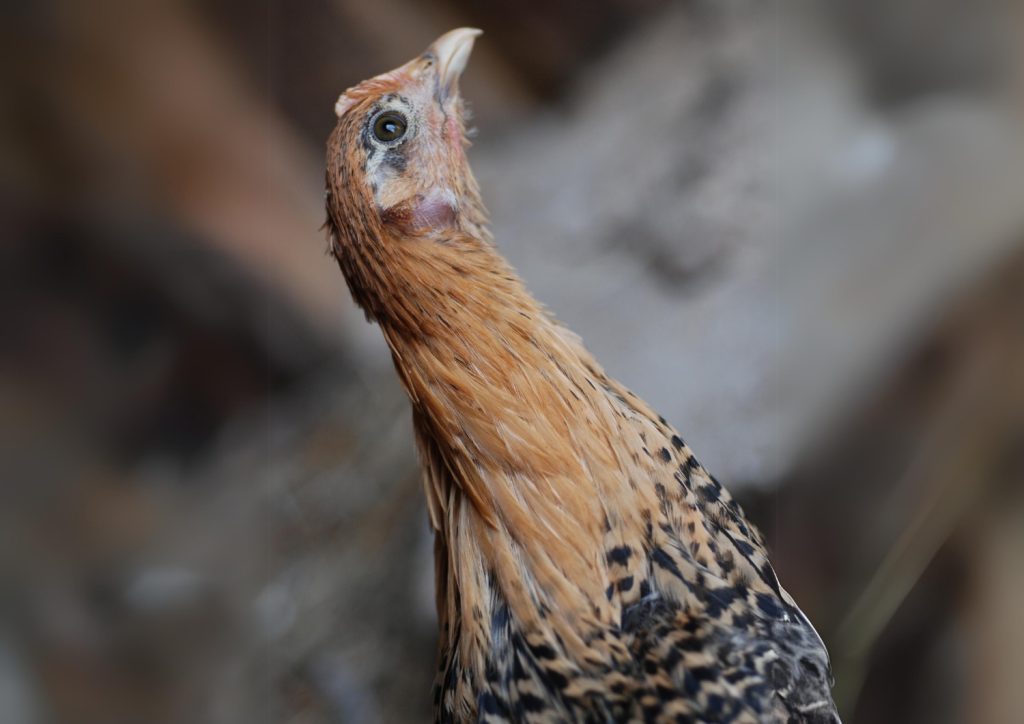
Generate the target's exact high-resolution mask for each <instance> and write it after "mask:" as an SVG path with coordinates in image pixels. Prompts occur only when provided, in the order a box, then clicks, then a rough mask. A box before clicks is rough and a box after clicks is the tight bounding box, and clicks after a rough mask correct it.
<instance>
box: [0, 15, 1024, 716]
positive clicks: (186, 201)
mask: <svg viewBox="0 0 1024 724" xmlns="http://www.w3.org/2000/svg"><path fill="white" fill-rule="evenodd" d="M1022 5H1024V3H1020V2H1012V1H1011V0H978V1H977V2H974V3H970V4H964V3H958V2H953V0H938V1H937V2H936V1H932V2H923V1H922V0H886V1H885V2H883V1H882V0H859V1H857V2H854V1H852V0H851V1H849V2H842V1H841V0H824V1H821V0H819V1H818V2H810V1H809V0H792V1H791V2H785V3H783V2H781V0H776V1H773V2H754V1H753V0H716V1H712V0H691V1H689V2H669V1H668V0H558V1H557V2H540V0H514V1H513V0H477V1H474V0H437V1H435V2H431V3H424V2H414V1H413V0H376V1H375V2H372V3H370V2H363V1H362V0H308V1H307V2H302V3H297V2H292V3H286V2H284V1H283V0H261V1H259V2H239V0H208V1H207V2H190V1H188V0H147V1H146V2H139V1H138V0H100V1H97V2H90V3H85V2H76V1H75V0H39V1H34V2H29V1H27V0H17V1H15V2H9V3H5V5H4V9H3V11H2V12H3V18H4V21H3V23H2V24H0V39H2V45H0V47H2V50H0V53H2V54H3V58H4V62H3V64H2V66H0V81H2V83H0V94H2V95H0V98H2V102H0V218H2V220H3V230H4V233H3V242H2V244H0V255H2V265H0V279H2V281H0V297H2V299H3V306H2V307H0V339H2V340H3V345H2V347H0V430H2V435H0V453H2V456H3V457H2V460H3V482H2V485H0V718H2V719H3V721H4V722H5V723H7V724H35V723H41V722H58V723H61V724H63V723H65V722H67V723H73V724H115V723H121V722H124V723H126V724H127V723H135V722H152V723H154V724H160V723H163V722H168V723H170V722H275V723H276V722H288V723H290V724H300V723H301V724H320V723H321V722H355V723H361V722H368V723H377V722H418V721H425V720H427V718H428V712H429V689H430V680H431V675H432V669H433V657H434V641H435V629H434V618H433V610H432V588H433V581H432V566H431V547H430V546H431V544H430V537H429V533H428V529H427V522H426V515H425V512H424V509H423V501H422V499H421V494H420V491H419V489H418V480H417V471H416V463H415V455H414V449H413V442H412V434H411V430H410V422H409V412H408V405H407V403H406V401H405V400H404V398H403V396H402V393H401V391H400V390H399V388H398V386H397V382H396V379H395V375H394V372H393V370H392V369H391V363H390V359H389V357H388V355H387V353H386V351H385V349H384V347H383V344H382V343H381V341H380V340H379V339H378V337H379V332H378V331H377V330H376V329H375V328H373V327H371V326H369V325H367V324H366V323H365V322H364V321H363V319H362V316H361V314H360V313H359V312H358V310H356V309H355V308H354V306H353V305H352V303H351V301H350V300H349V298H348V294H347V291H346V288H345V285H344V282H343V280H342V278H341V276H340V273H339V272H338V270H337V268H336V266H335V264H334V263H333V261H332V260H331V259H330V258H329V257H328V256H326V254H325V249H326V239H325V236H324V233H323V232H322V231H321V230H320V228H319V227H320V225H321V223H322V222H323V220H324V211H323V165H324V164H323V160H322V159H323V146H324V141H325V139H326V137H327V134H328V133H329V131H330V129H331V128H332V125H333V120H334V117H333V106H334V101H335V99H336V98H337V96H338V95H339V93H340V92H341V91H343V90H344V89H345V88H347V87H348V86H350V85H353V84H354V83H356V82H358V81H360V80H362V79H364V78H366V77H369V76H372V75H375V74H377V73H380V72H382V71H384V70H387V69H390V68H392V67H394V66H397V65H399V64H401V63H403V62H405V61H406V60H408V59H409V58H411V57H413V56H414V55H416V54H417V53H419V52H420V51H421V50H422V49H423V48H425V47H426V46H427V44H428V43H429V42H430V41H431V40H432V39H433V38H435V37H436V36H438V35H440V34H441V33H442V32H444V31H446V30H448V29H450V28H452V27H455V26H459V25H474V26H478V27H481V28H483V29H484V30H485V33H486V34H485V35H484V36H483V37H482V38H481V39H480V41H479V42H478V43H477V48H476V51H475V52H474V57H473V60H472V62H471V64H470V67H469V70H468V71H467V74H466V76H465V78H464V82H463V90H464V94H465V95H466V96H467V97H468V98H469V99H470V101H471V103H472V106H473V108H474V111H475V124H476V125H477V127H478V129H479V136H478V138H477V140H476V144H475V146H474V148H473V150H472V151H471V160H472V163H473V166H474V168H475V170H476V172H477V175H478V177H479V180H480V182H481V184H482V187H483V191H484V197H485V201H486V202H487V203H488V205H489V206H490V208H491V211H492V214H493V219H494V226H495V231H496V234H497V238H498V239H499V244H500V245H501V248H502V249H503V251H504V252H505V253H506V254H507V255H508V256H509V258H510V259H511V260H512V261H513V263H514V264H515V265H516V266H517V267H518V268H519V269H520V271H521V272H522V273H523V275H524V276H525V278H526V279H527V281H528V283H529V285H530V287H531V288H532V289H533V290H534V291H535V293H536V294H537V295H538V296H539V297H540V298H541V299H542V300H544V301H545V302H546V303H548V304H549V305H550V306H551V307H552V308H553V309H554V310H555V312H556V313H557V314H558V316H559V317H560V318H561V319H563V320H564V321H565V322H567V323H568V324H569V325H570V326H571V327H573V328H574V329H575V330H576V331H577V332H579V333H580V334H581V335H582V336H583V338H584V340H585V341H586V342H587V344H588V346H589V347H590V348H591V349H592V350H593V351H594V353H595V354H596V355H597V357H598V358H599V359H600V360H602V362H603V363H604V364H605V365H606V367H607V368H608V369H609V371H610V372H611V373H613V374H614V375H615V376H617V377H619V378H620V379H621V380H623V381H624V382H625V383H626V384H628V385H629V386H631V387H632V388H634V389H635V390H636V391H637V392H638V393H639V394H641V395H642V396H643V397H645V398H647V399H648V400H649V401H650V402H652V403H653V404H654V406H655V407H656V408H658V409H659V410H660V411H661V412H662V413H663V414H664V415H665V416H666V417H668V418H669V419H670V420H671V421H672V422H673V423H675V425H676V426H678V427H679V429H680V430H681V431H682V432H683V434H684V435H685V436H686V438H687V440H688V441H689V442H690V443H691V445H692V446H693V447H694V448H695V449H696V451H697V453H698V455H700V456H701V458H702V460H703V462H704V463H705V464H706V465H707V466H708V467H709V468H710V469H711V470H712V471H714V472H716V473H717V475H718V476H719V477H720V478H721V479H723V480H724V481H726V482H727V484H728V485H729V486H730V487H731V488H732V489H733V490H734V491H735V492H736V494H737V495H738V497H739V498H740V499H741V501H742V502H743V503H744V505H745V506H747V508H748V512H749V513H750V515H751V516H752V517H753V518H754V520H756V521H757V522H758V523H759V524H760V525H761V526H762V527H763V529H764V530H765V532H766V533H767V535H768V537H769V539H770V541H771V546H772V549H773V551H774V560H775V562H776V567H777V569H778V571H779V573H780V576H781V578H782V579H783V581H784V582H785V584H786V585H787V587H788V588H789V589H790V591H791V592H792V593H793V594H794V596H795V597H796V598H797V600H799V601H800V602H801V604H802V605H803V607H804V609H805V610H806V611H807V613H808V614H809V615H810V617H811V618H812V619H813V620H814V621H815V622H816V623H817V624H818V628H819V629H820V631H821V633H822V635H823V636H824V638H825V640H826V642H827V643H828V645H829V648H830V650H831V653H832V657H833V663H834V668H835V671H836V676H837V679H838V684H837V688H836V697H837V701H838V702H839V704H840V710H841V712H842V713H843V716H844V720H845V721H847V722H856V723H864V722H872V723H874V722H1013V721H1024V674H1021V671H1024V622H1022V620H1021V611H1022V610H1024V564H1022V561H1024V486H1022V484H1021V483H1022V481H1024V7H1022Z"/></svg>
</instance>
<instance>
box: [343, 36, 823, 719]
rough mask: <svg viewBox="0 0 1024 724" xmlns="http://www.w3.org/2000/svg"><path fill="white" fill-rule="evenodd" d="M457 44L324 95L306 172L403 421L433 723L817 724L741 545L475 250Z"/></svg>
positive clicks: (695, 470)
mask: <svg viewBox="0 0 1024 724" xmlns="http://www.w3.org/2000/svg"><path fill="white" fill-rule="evenodd" d="M478 34H479V31H478V30H473V29H469V28H461V29H457V30H453V31H451V32H449V33H447V34H446V35H444V36H442V37H441V38H439V39H438V40H437V41H435V42H434V43H433V44H432V45H431V46H430V47H429V48H428V49H427V50H426V52H424V53H423V54H422V55H420V56H418V57H417V58H415V59H413V60H411V61H410V62H408V63H406V64H405V65H403V66H401V67H399V68H397V69H396V70H393V71H391V72H389V73H385V74H383V75H380V76H377V77H375V78H372V79H370V80H367V81H364V82H362V83H360V84H359V85H356V86H355V87H353V88H350V89H348V90H347V91H345V93H343V94H342V95H341V97H340V98H339V99H338V102H337V105H336V106H335V111H336V113H337V116H338V122H337V126H336V127H335V129H334V131H333V133H332V134H331V136H330V139H329V142H328V150H327V208H328V222H327V227H328V229H329V231H330V251H331V253H332V254H333V255H334V257H335V258H336V260H337V262H338V264H339V266H340V268H341V271H342V272H343V274H344V277H345V279H346V281H347V283H348V287H349V290H350V291H351V294H352V297H353V298H354V300H355V301H356V303H357V304H359V305H360V306H361V307H362V308H363V310H364V311H365V313H366V315H367V318H368V319H369V320H371V321H375V322H376V323H377V324H378V325H379V326H380V329H381V331H382V332H383V334H384V338H385V340H386V341H387V344H388V346H389V347H390V350H391V354H392V357H393V360H394V365H395V369H396V370H397V372H398V375H399V377H400V379H401V382H402V385H403V386H404V387H405V390H406V391H407V393H408V396H409V399H410V401H411V404H412V412H413V420H414V428H415V436H416V442H417V445H418V449H419V453H420V458H421V462H422V467H423V487H424V491H425V493H426V498H427V503H428V511H429V517H430V524H431V526H432V527H433V530H434V533H435V560H436V582H437V609H438V618H439V626H440V644H439V656H438V668H437V673H436V679H435V685H434V717H435V720H436V721H439V722H467V721H486V722H498V721H517V722H552V721H588V722H589V721H595V722H596V721H602V722H606V721H676V722H698V721H702V722H704V721H715V722H717V721H723V722H724V721H730V722H755V721H757V722H785V721H790V722H838V716H837V715H836V711H835V707H834V705H833V703H832V698H831V695H830V684H831V678H832V675H831V670H830V666H829V661H828V656H827V653H826V651H825V647H824V645H823V644H822V641H821V639H820V638H819V637H818V635H817V633H816V632H815V631H814V628H813V627H812V626H811V624H810V622H809V621H808V619H807V618H806V617H805V616H804V614H803V613H802V612H801V611H800V609H799V608H798V607H797V605H796V603H795V602H794V601H793V599H792V598H791V597H790V596H789V594H787V593H786V591H785V590H784V589H783V588H782V586H781V585H780V584H779V581H778V579H777V578H776V575H775V572H774V571H773V570H772V566H771V564H770V563H769V561H768V556H767V553H766V550H765V543H764V540H763V538H762V537H761V535H760V534H759V533H758V531H757V530H756V529H755V528H754V527H753V526H752V525H751V524H750V523H749V522H748V521H747V519H746V518H745V516H744V514H743V511H742V510H741V509H740V507H739V505H737V504H736V502H735V501H734V500H733V499H732V497H731V496H730V495H729V493H728V492H727V491H726V490H725V489H724V488H723V487H722V486H721V484H719V482H718V481H717V480H716V479H715V478H714V477H713V476H711V475H709V474H708V472H707V471H706V470H705V469H704V468H703V467H702V466H701V465H700V463H698V462H697V460H696V458H695V457H694V455H693V453H692V451H691V450H690V448H689V446H688V445H687V444H686V443H685V442H684V441H683V439H682V438H681V437H680V436H679V434H678V433H677V432H676V431H675V430H674V429H673V428H672V426H671V425H669V424H668V423H667V422H666V421H665V420H664V419H663V418H662V417H659V416H658V414H657V413H656V412H654V410H652V409H651V408H650V407H649V406H648V405H647V403H645V402H644V401H643V400H641V399H639V398H638V397H637V396H636V395H634V394H633V393H632V392H630V391H629V390H627V389H626V388H625V387H623V386H622V385H621V384H619V383H618V382H616V381H615V380H613V379H611V378H609V377H608V375H606V374H605V372H604V371H603V370H602V369H601V366H600V365H599V364H598V363H597V362H596V361H595V360H594V358H593V357H592V356H591V355H590V353H589V352H587V350H586V349H585V348H584V346H583V344H582V343H581V341H580V339H579V338H578V337H577V336H575V335H574V334H573V333H572V332H570V331H569V330H568V329H566V328H565V327H563V326H561V325H560V324H559V323H558V322H557V321H556V320H555V319H554V318H553V317H552V316H551V314H549V313H548V312H547V311H546V310H545V308H544V307H542V306H541V305H540V304H539V303H538V302H537V301H536V300H535V299H534V298H533V297H532V296H531V295H530V293H529V292H528V291H527V290H526V288H525V287H524V285H523V282H522V281H521V279H520V278H519V277H518V276H517V275H516V273H515V272H514V271H513V269H512V268H511V267H510V266H509V264H508V263H507V262H506V261H505V260H504V259H503V258H502V256H501V255H500V254H499V253H498V251H497V250H496V248H495V245H494V242H493V239H492V237H491V233H490V231H489V229H488V221H487V214H486V211H485V210H484V206H483V204H482V202H481V199H480V193H479V189H478V187H477V184H476V181H475V180H474V178H473V174H472V173H471V171H470V169H469V165H468V161H467V156H466V150H467V147H468V143H467V141H466V133H465V127H464V119H465V113H464V109H463V103H462V100H461V97H460V94H459V89H458V81H459V77H460V75H461V73H462V71H463V69H464V67H465V65H466V62H467V60H468V57H469V54H470V50H471V48H472V46H473V42H474V39H475V37H476V36H477V35H478Z"/></svg>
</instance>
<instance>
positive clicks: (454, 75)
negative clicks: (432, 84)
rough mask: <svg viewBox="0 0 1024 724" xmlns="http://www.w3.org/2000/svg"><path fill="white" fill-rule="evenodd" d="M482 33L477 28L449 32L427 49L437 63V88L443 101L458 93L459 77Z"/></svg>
mask: <svg viewBox="0 0 1024 724" xmlns="http://www.w3.org/2000/svg"><path fill="white" fill-rule="evenodd" d="M482 33H483V31H482V30H477V29H476V28H456V29H455V30H449V31H448V32H447V33H445V34H444V35H442V36H441V37H440V38H438V39H437V40H435V41H434V42H433V44H431V46H430V47H429V48H428V49H427V54H429V55H432V56H433V57H434V60H435V62H436V63H437V87H438V92H439V94H440V96H441V99H442V100H447V99H448V98H450V97H452V96H453V95H455V93H456V92H457V91H458V87H459V77H460V76H461V75H462V71H464V70H465V69H466V63H467V62H468V61H469V54H470V53H471V52H472V51H473V41H474V40H476V37H477V36H478V35H480V34H482Z"/></svg>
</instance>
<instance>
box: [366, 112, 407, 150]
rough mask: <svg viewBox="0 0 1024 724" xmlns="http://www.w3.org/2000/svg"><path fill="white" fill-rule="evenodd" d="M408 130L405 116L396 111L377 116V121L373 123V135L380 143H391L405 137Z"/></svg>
mask: <svg viewBox="0 0 1024 724" xmlns="http://www.w3.org/2000/svg"><path fill="white" fill-rule="evenodd" d="M406 128H407V124H406V122H405V116H403V115H402V114H401V113H395V112H394V111H387V112H386V113H381V114H380V115H379V116H377V120H375V121H374V122H373V135H374V136H376V137H377V140H378V141H383V142H384V143H390V142H392V141H397V140H398V139H399V138H401V137H402V136H404V135H405V129H406Z"/></svg>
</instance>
